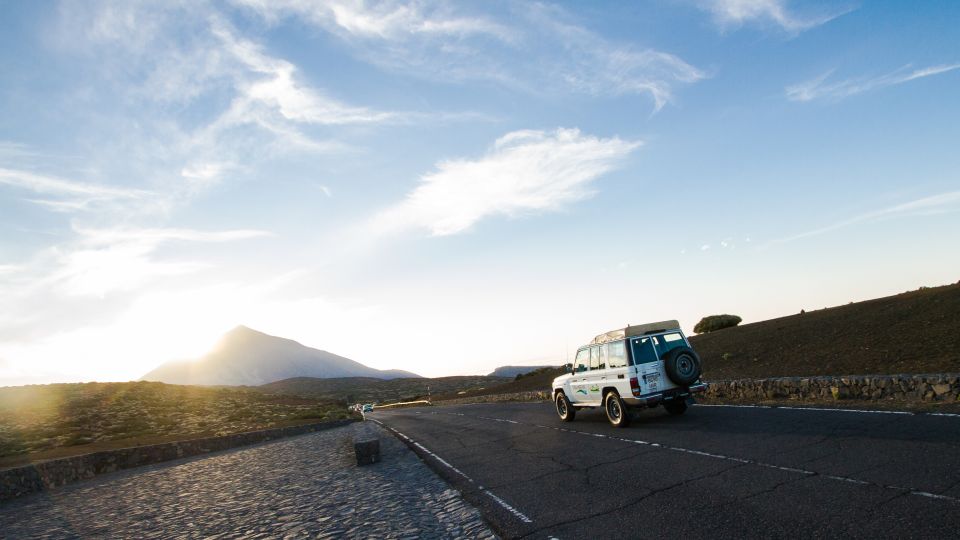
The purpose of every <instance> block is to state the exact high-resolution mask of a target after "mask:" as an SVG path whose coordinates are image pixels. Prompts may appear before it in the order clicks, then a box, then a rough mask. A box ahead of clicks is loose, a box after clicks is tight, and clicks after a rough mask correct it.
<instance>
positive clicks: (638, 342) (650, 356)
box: [630, 337, 657, 365]
mask: <svg viewBox="0 0 960 540" xmlns="http://www.w3.org/2000/svg"><path fill="white" fill-rule="evenodd" d="M630 347H631V348H632V349H633V350H632V351H631V352H633V364H634V365H638V364H649V363H650V362H656V361H657V351H655V350H654V349H653V340H652V339H650V338H648V337H643V338H634V339H631V340H630Z"/></svg>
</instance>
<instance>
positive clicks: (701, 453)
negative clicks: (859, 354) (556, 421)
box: [440, 405, 960, 503]
mask: <svg viewBox="0 0 960 540" xmlns="http://www.w3.org/2000/svg"><path fill="white" fill-rule="evenodd" d="M698 406H700V407H726V406H728V405H698ZM729 406H730V407H750V408H771V407H766V406H762V405H756V406H754V405H742V406H741V405H729ZM778 408H784V409H786V408H795V409H802V410H817V409H813V408H810V407H778ZM822 410H826V411H837V410H844V409H822ZM849 410H850V411H852V412H870V411H860V410H856V409H849ZM876 412H884V413H890V412H897V413H898V414H913V413H909V412H899V411H876ZM440 414H449V415H454V414H456V415H458V416H463V415H462V414H460V413H440ZM941 414H944V413H941ZM957 416H960V415H957ZM472 418H478V419H481V420H492V421H495V422H504V421H506V422H510V423H513V424H523V425H528V426H533V427H538V428H542V429H552V430H554V431H565V432H568V433H576V434H578V435H584V436H589V437H599V438H601V439H610V440H615V441H621V442H627V443H633V444H641V445H645V446H651V447H656V448H662V449H664V450H672V451H674V452H682V453H685V454H693V455H697V456H703V457H710V458H714V459H722V460H726V461H733V462H735V463H742V464H744V465H756V466H758V467H765V468H768V469H777V470H780V471H784V472H791V473H796V474H802V475H804V476H819V477H821V478H826V479H828V480H835V481H838V482H848V483H852V484H858V485H864V486H879V487H882V488H886V489H894V490H898V491H906V492H908V493H909V494H911V495H920V496H922V497H928V498H932V499H941V500H947V501H952V502H957V503H960V498H956V497H950V496H947V495H939V494H936V493H929V492H927V491H920V490H916V489H913V488H907V487H900V486H888V485H884V484H876V483H873V482H866V481H863V480H858V479H856V478H848V477H844V476H834V475H828V474H820V473H818V472H816V471H810V470H807V469H796V468H793V467H784V466H782V465H775V464H773V463H764V462H762V461H756V460H752V459H743V458H737V457H732V456H725V455H723V454H713V453H710V452H704V451H701V450H693V449H690V448H682V447H679V446H668V445H665V444H660V443H655V442H650V441H643V440H640V439H627V438H622V437H614V436H611V435H605V434H603V433H591V432H587V431H578V430H575V429H569V428H559V427H555V426H544V425H542V424H526V423H523V422H517V421H515V420H505V419H502V418H490V417H486V416H475V417H472ZM471 482H472V480H471Z"/></svg>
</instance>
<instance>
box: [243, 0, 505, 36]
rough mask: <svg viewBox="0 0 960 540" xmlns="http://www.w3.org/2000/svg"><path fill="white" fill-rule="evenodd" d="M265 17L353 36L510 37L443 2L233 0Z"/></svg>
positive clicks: (481, 19)
mask: <svg viewBox="0 0 960 540" xmlns="http://www.w3.org/2000/svg"><path fill="white" fill-rule="evenodd" d="M234 3H235V4H237V5H241V6H245V7H248V8H252V9H253V10H255V11H256V12H258V13H259V14H261V15H262V16H264V17H265V18H267V19H268V20H271V21H276V20H277V19H278V18H281V17H284V16H288V15H295V16H299V17H303V18H305V19H306V20H308V21H310V22H311V23H313V24H316V25H318V26H322V27H325V28H327V29H329V30H331V31H336V32H340V33H343V34H347V35H350V36H355V37H362V38H378V39H401V38H402V37H404V36H408V37H409V36H414V35H427V36H453V37H466V36H471V35H487V36H492V37H495V38H497V39H502V40H509V39H511V35H510V31H509V30H508V29H507V28H505V27H504V26H502V25H499V24H497V23H495V22H493V21H491V20H489V19H487V18H485V17H480V16H460V15H455V14H453V13H451V11H450V10H449V7H448V6H446V5H443V4H436V3H429V2H417V3H409V2H394V1H385V2H372V3H367V2H363V1H355V0H235V2H234Z"/></svg>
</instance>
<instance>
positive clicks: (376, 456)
mask: <svg viewBox="0 0 960 540" xmlns="http://www.w3.org/2000/svg"><path fill="white" fill-rule="evenodd" d="M353 451H354V452H355V453H356V454H357V465H358V466H359V465H370V464H371V463H376V462H378V461H380V440H379V439H373V440H369V441H359V442H355V443H353Z"/></svg>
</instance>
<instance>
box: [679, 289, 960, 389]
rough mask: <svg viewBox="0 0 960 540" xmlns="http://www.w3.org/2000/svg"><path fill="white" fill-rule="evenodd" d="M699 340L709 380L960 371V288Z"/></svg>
mask: <svg viewBox="0 0 960 540" xmlns="http://www.w3.org/2000/svg"><path fill="white" fill-rule="evenodd" d="M691 341H692V343H693V346H694V348H695V349H696V350H697V352H698V353H700V356H701V358H703V366H704V378H706V379H708V380H709V379H734V378H758V377H785V376H795V375H851V374H893V373H942V372H958V371H960V284H957V285H947V286H944V287H933V288H929V289H921V290H918V291H910V292H906V293H903V294H898V295H896V296H888V297H886V298H878V299H875V300H868V301H865V302H857V303H855V304H849V305H846V306H839V307H834V308H829V309H822V310H818V311H810V312H807V313H804V314H802V315H791V316H789V317H781V318H779V319H771V320H769V321H763V322H758V323H753V324H746V325H743V326H738V327H736V328H728V329H725V330H720V331H718V332H713V333H710V334H704V335H701V336H695V337H693V338H692V339H691ZM724 355H727V358H726V359H724Z"/></svg>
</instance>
